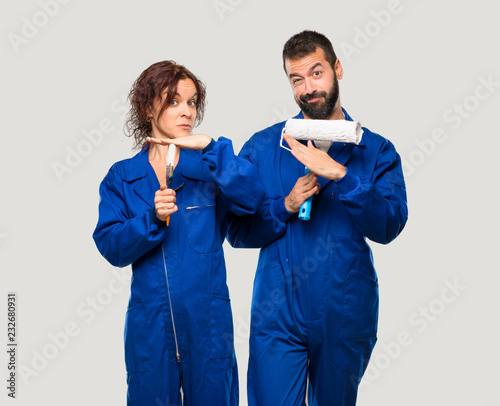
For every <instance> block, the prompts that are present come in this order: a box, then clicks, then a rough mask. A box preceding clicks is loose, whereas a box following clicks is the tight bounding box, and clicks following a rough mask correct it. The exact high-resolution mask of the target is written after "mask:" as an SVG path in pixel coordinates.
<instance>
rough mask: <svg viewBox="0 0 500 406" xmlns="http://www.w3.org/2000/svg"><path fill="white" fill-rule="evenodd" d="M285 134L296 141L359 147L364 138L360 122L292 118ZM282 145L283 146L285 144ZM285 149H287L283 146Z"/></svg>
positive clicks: (288, 121) (288, 122) (284, 131)
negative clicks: (335, 143) (346, 144)
mask: <svg viewBox="0 0 500 406" xmlns="http://www.w3.org/2000/svg"><path fill="white" fill-rule="evenodd" d="M283 133H285V134H288V135H289V136H291V137H293V138H295V139H296V140H313V141H329V142H345V143H349V144H356V145H358V144H359V143H360V142H361V138H362V136H363V129H362V128H361V124H360V123H359V121H348V120H303V119H297V118H291V119H290V120H287V122H286V123H285V127H284V128H283ZM283 133H282V134H281V138H282V139H283ZM281 144H282V145H281V146H283V143H281ZM283 148H286V147H284V146H283ZM287 149H288V148H287Z"/></svg>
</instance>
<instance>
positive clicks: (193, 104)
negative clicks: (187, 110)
mask: <svg viewBox="0 0 500 406" xmlns="http://www.w3.org/2000/svg"><path fill="white" fill-rule="evenodd" d="M188 104H189V105H190V106H191V107H196V100H190V101H188Z"/></svg>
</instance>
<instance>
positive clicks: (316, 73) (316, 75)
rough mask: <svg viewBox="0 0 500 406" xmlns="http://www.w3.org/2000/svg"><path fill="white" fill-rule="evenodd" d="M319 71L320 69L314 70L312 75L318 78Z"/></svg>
mask: <svg viewBox="0 0 500 406" xmlns="http://www.w3.org/2000/svg"><path fill="white" fill-rule="evenodd" d="M321 73H322V72H321V71H320V70H316V71H314V72H313V76H314V77H316V78H319V77H320V76H321Z"/></svg>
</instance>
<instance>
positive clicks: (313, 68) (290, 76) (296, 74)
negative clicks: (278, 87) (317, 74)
mask: <svg viewBox="0 0 500 406" xmlns="http://www.w3.org/2000/svg"><path fill="white" fill-rule="evenodd" d="M318 66H321V67H323V65H322V64H321V62H316V63H315V64H314V65H313V66H312V67H311V68H310V69H309V72H313V71H314V70H315V69H316V68H317V67H318ZM295 76H300V75H299V74H298V73H291V74H290V75H289V76H288V77H289V78H290V79H291V78H292V77H295Z"/></svg>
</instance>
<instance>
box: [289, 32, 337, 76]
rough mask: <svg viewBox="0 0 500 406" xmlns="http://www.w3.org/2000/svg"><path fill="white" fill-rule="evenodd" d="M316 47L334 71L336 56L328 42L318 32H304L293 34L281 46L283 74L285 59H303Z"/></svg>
mask: <svg viewBox="0 0 500 406" xmlns="http://www.w3.org/2000/svg"><path fill="white" fill-rule="evenodd" d="M318 47H319V48H321V49H322V50H323V52H324V53H325V59H326V60H327V61H328V63H329V64H330V66H331V67H332V69H334V67H335V61H336V60H337V56H336V55H335V51H334V50H333V46H332V43H331V42H330V40H329V39H328V38H326V37H325V36H324V35H323V34H320V33H319V32H316V31H309V30H305V31H302V32H299V33H298V34H295V35H294V36H293V37H291V38H290V39H289V40H288V41H287V42H286V43H285V45H284V46H283V69H284V70H285V72H286V65H285V63H286V61H287V59H288V60H296V59H300V58H303V57H304V56H306V55H309V54H312V53H313V52H314V51H316V48H318Z"/></svg>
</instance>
